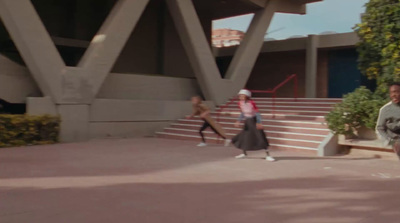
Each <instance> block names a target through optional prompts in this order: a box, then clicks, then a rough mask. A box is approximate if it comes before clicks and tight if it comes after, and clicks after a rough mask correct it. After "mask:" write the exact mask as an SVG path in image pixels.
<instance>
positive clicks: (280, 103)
mask: <svg viewBox="0 0 400 223" xmlns="http://www.w3.org/2000/svg"><path fill="white" fill-rule="evenodd" d="M238 103H239V101H238V100H236V101H229V102H226V104H225V105H221V106H226V105H228V106H231V105H232V106H238ZM337 103H338V102H312V101H303V102H299V101H275V102H273V101H256V104H257V107H259V106H261V105H275V106H310V107H330V108H332V107H333V106H334V105H336V104H337Z"/></svg>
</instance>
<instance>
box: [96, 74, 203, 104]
mask: <svg viewBox="0 0 400 223" xmlns="http://www.w3.org/2000/svg"><path fill="white" fill-rule="evenodd" d="M199 94H201V93H200V89H199V86H198V84H197V81H196V80H195V79H189V78H175V77H163V76H156V75H140V74H115V73H112V74H110V75H109V76H108V77H107V79H106V80H105V82H104V84H103V86H102V88H101V89H100V92H99V94H98V96H97V98H105V99H130V100H131V99H133V100H189V99H190V97H191V96H194V95H199Z"/></svg>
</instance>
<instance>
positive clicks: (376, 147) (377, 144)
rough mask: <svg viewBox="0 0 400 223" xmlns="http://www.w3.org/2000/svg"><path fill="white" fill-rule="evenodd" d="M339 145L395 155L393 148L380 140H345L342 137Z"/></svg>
mask: <svg viewBox="0 0 400 223" xmlns="http://www.w3.org/2000/svg"><path fill="white" fill-rule="evenodd" d="M339 145H343V146H349V147H351V148H355V149H363V150H373V151H381V152H391V153H393V150H392V147H391V146H386V145H384V143H383V141H381V140H379V139H374V140H370V139H343V138H342V137H339Z"/></svg>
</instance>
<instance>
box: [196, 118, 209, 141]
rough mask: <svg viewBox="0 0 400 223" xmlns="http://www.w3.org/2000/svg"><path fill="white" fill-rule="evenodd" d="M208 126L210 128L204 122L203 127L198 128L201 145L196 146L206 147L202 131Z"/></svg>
mask: <svg viewBox="0 0 400 223" xmlns="http://www.w3.org/2000/svg"><path fill="white" fill-rule="evenodd" d="M208 126H210V125H209V124H208V122H206V121H204V124H203V126H202V127H201V128H200V130H199V134H200V137H201V143H200V144H198V146H206V139H205V137H204V133H203V131H204V130H205V129H206V128H208Z"/></svg>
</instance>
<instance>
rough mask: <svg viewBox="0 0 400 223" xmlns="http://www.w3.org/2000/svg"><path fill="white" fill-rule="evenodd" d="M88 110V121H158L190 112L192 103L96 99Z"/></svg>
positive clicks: (168, 119) (179, 116)
mask: <svg viewBox="0 0 400 223" xmlns="http://www.w3.org/2000/svg"><path fill="white" fill-rule="evenodd" d="M210 104H211V103H209V105H210ZM211 105H212V104H211ZM210 108H211V109H212V108H213V107H212V106H210ZM89 112H90V122H135V121H139V122H143V121H152V122H158V121H171V120H176V119H179V118H182V117H184V116H185V115H187V114H191V113H192V105H191V103H190V102H189V101H141V100H111V99H96V100H95V101H94V102H93V104H92V105H91V107H90V111H89Z"/></svg>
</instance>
